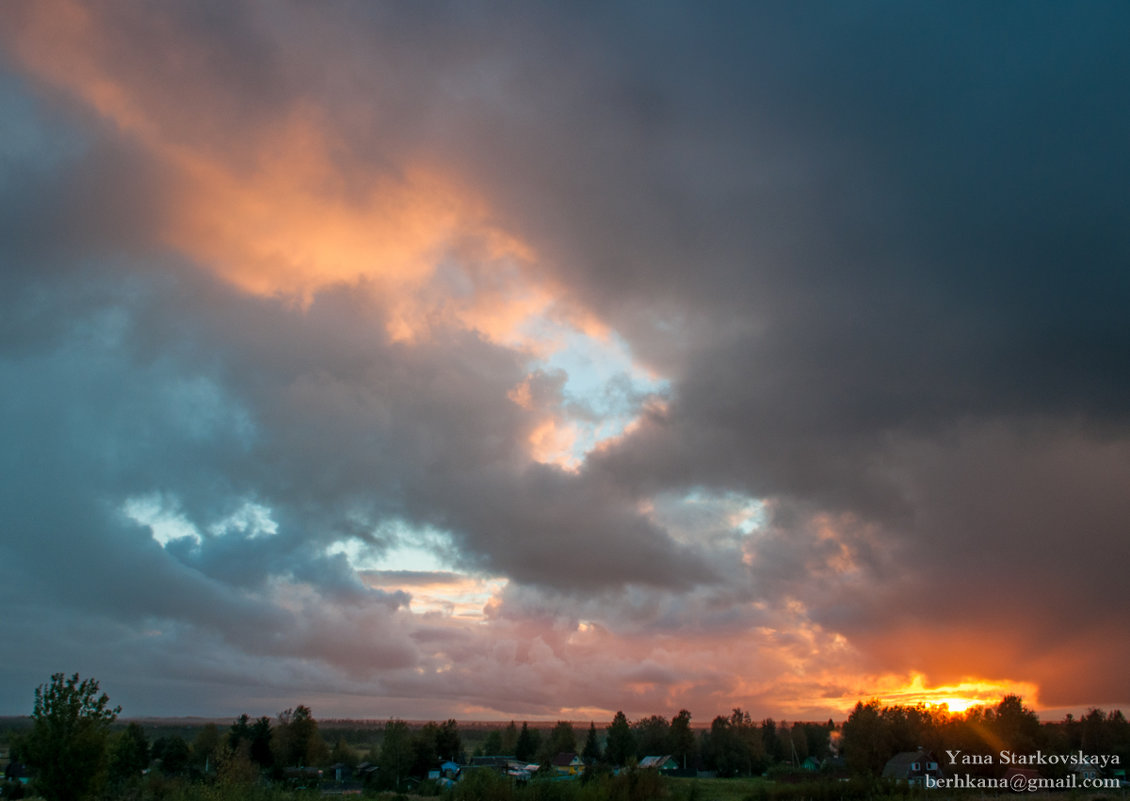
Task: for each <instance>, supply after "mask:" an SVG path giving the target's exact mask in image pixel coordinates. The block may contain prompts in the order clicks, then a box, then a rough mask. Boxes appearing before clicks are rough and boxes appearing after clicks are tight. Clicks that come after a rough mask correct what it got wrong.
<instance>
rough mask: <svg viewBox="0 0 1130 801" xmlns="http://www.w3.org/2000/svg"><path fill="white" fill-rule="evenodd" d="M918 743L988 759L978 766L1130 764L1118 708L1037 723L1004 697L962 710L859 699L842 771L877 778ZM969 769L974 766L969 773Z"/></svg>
mask: <svg viewBox="0 0 1130 801" xmlns="http://www.w3.org/2000/svg"><path fill="white" fill-rule="evenodd" d="M918 748H923V749H925V750H927V751H932V752H933V753H934V754H936V755H938V756H939V757H942V755H943V754H945V753H946V752H947V751H954V752H957V751H960V752H961V753H962V754H965V755H970V756H986V757H994V759H993V760H992V761H991V762H989V761H986V762H985V764H986V765H989V766H997V767H999V766H1000V759H999V757H1000V753H1001V752H1002V751H1008V752H1010V753H1012V754H1035V753H1036V752H1037V751H1042V752H1048V753H1059V754H1067V753H1074V752H1076V751H1083V752H1084V753H1087V754H1107V755H1110V756H1117V757H1118V763H1119V764H1120V765H1121V766H1123V767H1125V766H1126V765H1127V763H1130V722H1128V721H1127V719H1126V717H1125V716H1124V715H1123V714H1122V711H1121V710H1113V711H1111V712H1104V711H1103V710H1101V709H1091V710H1090V711H1089V712H1087V714H1085V715H1084V716H1082V717H1080V718H1076V717H1074V716H1073V715H1067V716H1066V717H1065V718H1064V720H1063V721H1059V722H1054V723H1053V722H1048V723H1044V722H1041V721H1040V719H1039V717H1038V716H1037V715H1036V713H1035V711H1033V710H1032V709H1030V708H1028V707H1027V706H1025V705H1024V700H1023V699H1022V698H1021V697H1020V696H1018V695H1006V696H1005V697H1004V698H1002V699H1001V701H1000V702H999V703H998V704H997V705H996V706H975V707H971V708H970V709H969V710H967V711H966V712H964V713H962V714H951V713H949V712H948V711H947V710H945V709H939V708H937V707H930V706H926V705H923V704H919V705H917V706H899V705H893V706H883V705H881V704H880V703H879V702H878V701H868V702H866V703H865V702H863V701H860V702H859V703H857V704H856V705H855V708H854V709H853V710H852V712H851V714H850V715H849V716H848V719H847V721H846V722H845V723H844V725H843V729H842V753H843V756H844V758H845V760H846V766H847V768H848V769H849V770H850V771H851V772H852V773H854V774H857V775H878V774H879V773H881V772H882V770H883V766H884V765H885V764H886V762H887V760H889V759H890V758H891V757H892V756H894V755H895V754H897V753H899V752H903V751H913V750H917V749H918ZM974 772H976V771H974Z"/></svg>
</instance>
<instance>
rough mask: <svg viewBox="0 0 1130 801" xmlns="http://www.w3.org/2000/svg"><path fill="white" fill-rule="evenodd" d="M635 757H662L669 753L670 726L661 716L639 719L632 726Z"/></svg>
mask: <svg viewBox="0 0 1130 801" xmlns="http://www.w3.org/2000/svg"><path fill="white" fill-rule="evenodd" d="M632 735H633V737H634V738H635V741H636V757H637V758H640V759H642V758H643V757H645V756H663V755H666V754H669V753H670V752H671V750H672V749H671V724H670V723H668V722H667V718H665V717H663V716H662V715H650V716H648V717H646V718H640V719H639V720H637V721H636V722H635V723H633V724H632Z"/></svg>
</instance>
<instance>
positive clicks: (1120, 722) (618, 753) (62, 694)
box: [5, 673, 1130, 801]
mask: <svg viewBox="0 0 1130 801" xmlns="http://www.w3.org/2000/svg"><path fill="white" fill-rule="evenodd" d="M120 712H121V708H120V707H112V706H110V700H109V698H108V696H107V695H106V694H105V693H102V692H101V691H100V688H99V685H98V682H97V681H95V680H93V679H85V680H84V679H81V678H80V677H79V676H78V675H77V674H75V675H72V676H70V677H67V676H65V675H64V674H61V673H60V674H55V675H54V676H52V677H51V681H50V682H48V683H47V684H44V685H42V686H40V687H39V688H37V689H36V691H35V703H34V708H33V712H32V716H31V728H30V730H29V731H27V732H26V733H25V734H23V735H21V736H19V737H18V738H17V739H16V740H15V741H14V742H13V744H12V748H11V757H12V759H13V761H14V762H16V763H19V762H22V763H25V764H26V765H27V766H28V767H29V768H30V769H31V770H32V772H33V779H34V784H33V789H34V790H35V791H36V792H37V793H39V794H40V795H41V796H43V797H44V798H45V799H47V801H88V800H89V799H98V798H103V797H105V798H109V797H114V798H123V797H133V798H138V799H147V798H159V797H162V796H163V795H164V794H165V793H162V792H158V791H157V790H155V789H154V788H158V789H159V788H160V787H161V782H168V781H179V782H182V783H183V782H196V783H205V784H210V785H215V786H218V787H221V788H224V787H227V788H239V787H243V788H248V787H251V786H258V787H262V786H265V785H268V786H269V785H275V786H285V785H286V783H287V782H288V781H289V780H290V779H291V777H293V776H294V775H299V776H307V777H308V776H310V775H317V774H316V771H314V772H311V771H309V770H308V769H310V768H322V767H326V766H330V765H335V764H340V765H345V766H349V767H353V768H357V767H363V768H365V771H364V775H365V776H366V777H367V782H368V783H367V786H369V787H370V788H371V789H374V790H385V789H389V790H398V791H399V790H403V789H404V786H405V782H407V781H409V780H420V779H423V778H424V777H426V776H428V774H429V772H431V771H434V770H436V769H437V768H439V767H440V766H441V765H442V764H443V763H446V762H454V763H456V764H458V765H465V764H467V763H468V762H469V761H470V760H469V759H468V750H467V742H466V738H465V736H464V733H463V732H461V731H460V728H459V725H458V723H457V722H456V721H455V720H447V721H445V722H443V723H436V722H429V723H427V724H424V725H423V726H417V727H412V726H410V725H409V724H408V723H406V722H405V721H402V720H397V719H393V720H389V721H387V722H386V723H385V724H384V726H383V731H381V732H380V735H381V736H380V737H379V741H378V742H375V743H372V744H371V745H370V746H369V747H367V748H366V747H359V746H358V745H357V743H353V744H351V743H350V742H349V741H348V740H347V739H346V737H345V736H338V737H337V739H336V742H334V744H333V745H332V746H331V745H329V744H328V743H327V742H326V739H325V737H324V736H323V732H322V730H321V728H320V727H319V724H318V721H317V720H315V718H314V715H313V712H312V711H311V709H310V708H309V707H307V706H304V705H299V706H297V707H294V708H292V709H287V710H285V711H283V712H280V713H279V715H278V716H277V717H276V718H274V719H272V718H268V717H260V718H258V719H254V720H253V719H251V718H250V716H248V715H246V714H243V715H240V716H239V717H238V718H236V719H235V720H234V721H233V722H232V723H231V725H230V726H227V727H226V728H224V727H221V726H218V725H216V724H215V723H209V724H206V725H204V726H203V727H201V728H200V729H199V731H198V732H197V733H196V735H195V737H194V738H192V741H191V742H189V741H188V740H186V739H185V738H183V737H180V736H178V735H166V736H162V737H158V738H156V739H155V740H154V741H152V742H150V740H149V739H148V738H147V737H146V735H145V731H144V729H143V728H142V727H141V726H140V725H139V724H137V723H136V722H131V723H129V724H128V725H126V726H125V727H124V729H122V730H120V731H113V730H112V728H111V727H112V725H113V724H114V723H115V721H116V720H117V718H118V715H119V714H120ZM920 747H921V748H926V749H928V750H932V751H934V752H935V753H937V754H941V753H944V752H945V751H947V750H960V751H962V752H963V753H965V754H990V755H991V754H996V753H998V752H999V751H1000V750H1002V749H1006V748H1007V749H1009V750H1011V751H1013V752H1014V753H1034V752H1035V751H1037V750H1044V751H1049V752H1059V753H1068V752H1073V751H1075V750H1083V751H1084V752H1086V753H1103V754H1110V755H1117V756H1118V757H1119V761H1120V763H1121V764H1122V765H1125V764H1127V762H1130V723H1128V722H1127V720H1126V718H1125V717H1124V716H1123V715H1122V712H1121V711H1113V712H1110V713H1105V712H1103V711H1102V710H1098V709H1094V710H1091V711H1090V712H1088V713H1087V714H1086V715H1084V716H1083V717H1081V718H1078V719H1076V718H1074V717H1072V716H1070V715H1069V716H1067V718H1066V719H1065V720H1063V721H1062V722H1059V723H1041V722H1040V720H1039V718H1038V717H1037V716H1036V713H1035V712H1034V711H1032V710H1031V709H1029V708H1028V707H1026V706H1025V705H1024V703H1023V700H1022V699H1021V698H1019V697H1018V696H1014V695H1010V696H1006V697H1005V698H1004V699H1002V700H1001V701H1000V703H999V704H997V705H996V706H992V707H974V708H972V709H970V710H969V711H967V712H965V713H963V714H950V713H948V712H947V711H946V710H944V709H938V708H935V707H928V706H925V705H917V706H898V705H895V706H883V705H881V704H880V703H879V702H878V701H868V702H862V701H861V702H859V703H858V704H856V706H855V708H854V709H853V710H852V712H851V714H850V715H849V716H848V719H847V721H846V722H845V723H844V724H843V725H842V727H837V726H836V725H835V723H834V722H833V721H831V720H829V721H827V722H826V723H809V722H794V723H791V724H789V723H784V722H780V723H779V722H776V721H774V720H773V719H771V718H766V719H764V720H761V721H755V720H754V719H753V718H752V717H751V716H750V714H749V713H748V712H745V711H743V710H741V709H740V708H739V709H734V710H732V711H731V713H730V714H729V715H719V716H717V717H715V718H714V719H713V721H711V723H710V726H709V727H707V728H695V727H693V726H692V721H691V714H690V712H688V711H687V710H685V709H684V710H681V711H680V712H679V713H678V714H677V715H676V716H675V717H674V718H672V719H670V720H668V719H667V718H665V717H663V716H660V715H650V716H647V717H643V718H640V719H638V720H635V721H629V720H628V718H627V716H626V715H625V714H624V713H623V712H622V711H621V712H617V713H616V715H615V716H614V717H613V719H612V721H611V723H610V724H609V725H607V726H603V727H601V728H599V729H598V728H597V726H596V724H595V723H590V724H589V726H588V729H587V730H585V729H582V730H581V731H580V732H578V731H577V730H576V729H575V727H574V724H573V723H572V722H569V721H558V722H556V723H555V724H553V725H552V726H546V727H544V728H539V727H537V726H530V725H529V723H526V722H524V723H522V724H521V725H520V726H519V725H518V724H517V722H515V721H511V722H510V723H508V724H506V725H500V726H498V727H496V728H492V729H490V730H489V731H488V732H487V733H486V736H485V738H484V739H482V740H481V741H480V742H479V744H478V745H477V747H476V748H475V749H474V751H473V753H472V756H508V757H513V758H514V759H516V760H519V761H521V762H523V763H527V764H535V763H536V764H540V765H543V766H546V768H548V766H549V765H550V764H551V762H552V761H553V759H554V757H555V756H557V755H558V754H569V755H577V756H579V757H580V758H581V760H582V761H583V762H584V764H585V765H586V766H587V768H588V770H586V775H592V776H599V775H606V776H607V775H611V774H612V773H613V772H614V770H615V769H618V768H623V767H633V766H635V765H636V764H638V763H639V762H640V761H641V760H642V759H643V758H644V757H647V756H665V757H670V758H671V759H672V760H674V764H675V765H676V766H677V768H678V769H679V770H684V771H686V773H687V774H690V775H694V774H697V773H698V772H699V771H709V772H711V773H713V774H715V775H717V776H719V777H730V776H759V775H765V774H767V773H768V775H770V776H772V775H774V772H777V773H783V772H789V771H794V772H798V771H800V770H801V768H802V766H804V768H805V769H807V770H815V769H817V768H820V767H821V766H822V767H823V769H824V770H825V771H827V770H828V769H829V765H834V766H835V768H834V769H835V770H837V771H842V773H843V774H845V775H846V774H849V773H850V774H854V775H857V776H872V777H874V776H878V775H879V774H880V773H881V772H882V769H883V766H884V765H885V764H886V762H887V760H889V759H890V758H891V757H892V756H894V755H895V754H896V753H899V752H900V751H909V750H915V749H917V748H920ZM830 757H834V759H829V758H830ZM303 771H305V772H303ZM296 772H297V774H296ZM432 789H433V790H434V791H435V792H438V789H439V788H438V786H433V787H432ZM22 792H24V790H23V788H22V785H18V784H11V783H9V784H7V785H6V786H5V796H6V797H8V798H18V797H19V796H20V794H22Z"/></svg>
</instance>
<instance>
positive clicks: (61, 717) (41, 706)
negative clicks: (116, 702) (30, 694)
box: [22, 673, 121, 801]
mask: <svg viewBox="0 0 1130 801" xmlns="http://www.w3.org/2000/svg"><path fill="white" fill-rule="evenodd" d="M120 712H121V707H113V708H111V707H110V698H109V696H107V695H106V694H105V693H100V692H99V687H98V682H97V681H96V680H94V679H81V680H80V678H79V675H78V674H77V673H75V674H74V675H73V676H71V677H70V678H67V677H66V676H64V675H63V674H62V673H56V674H54V675H52V676H51V681H50V683H48V684H42V685H40V686H39V687H37V688H36V690H35V706H34V707H33V709H32V713H31V718H32V728H31V731H30V732H29V733H28V734H27V737H26V739H25V741H24V744H23V747H22V750H23V756H24V759H25V760H26V762H27V764H28V766H29V767H31V768H32V769H33V770H34V771H35V784H36V787H37V788H38V790H39V792H40V793H41V794H42V795H43V796H44V797H45V798H47V799H48V801H78V799H82V798H84V797H86V796H87V795H89V794H91V793H92V792H94V791H95V790H97V789H98V787H99V785H100V784H101V782H102V781H103V780H104V778H105V774H106V746H107V742H108V739H109V730H110V724H111V723H113V722H114V720H116V719H117V717H118V713H120Z"/></svg>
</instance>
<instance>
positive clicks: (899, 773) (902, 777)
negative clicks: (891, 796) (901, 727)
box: [883, 748, 945, 785]
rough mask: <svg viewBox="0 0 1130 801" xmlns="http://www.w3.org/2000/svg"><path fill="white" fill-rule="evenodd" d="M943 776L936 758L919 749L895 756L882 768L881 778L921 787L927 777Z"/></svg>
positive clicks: (938, 777) (928, 752)
mask: <svg viewBox="0 0 1130 801" xmlns="http://www.w3.org/2000/svg"><path fill="white" fill-rule="evenodd" d="M943 776H945V774H944V773H943V772H942V767H941V765H940V764H938V758H937V757H936V756H934V754H933V753H932V752H930V751H925V750H923V749H921V748H919V749H918V750H917V751H903V752H902V753H901V754H895V756H893V757H891V758H890V759H889V760H888V761H887V764H886V765H884V766H883V778H884V779H895V780H896V781H902V782H906V783H908V784H912V785H923V784H925V783H926V779H927V777H929V778H931V779H940V778H942V777H943Z"/></svg>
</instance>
